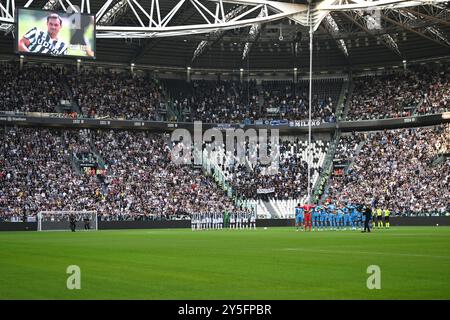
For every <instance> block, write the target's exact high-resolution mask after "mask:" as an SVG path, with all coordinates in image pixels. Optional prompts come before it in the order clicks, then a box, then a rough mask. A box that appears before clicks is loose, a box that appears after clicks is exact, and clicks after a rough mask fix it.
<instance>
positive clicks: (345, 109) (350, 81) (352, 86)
mask: <svg viewBox="0 0 450 320" xmlns="http://www.w3.org/2000/svg"><path fill="white" fill-rule="evenodd" d="M347 86H348V91H347V99H346V100H345V103H344V105H343V107H342V108H343V111H342V113H341V114H340V115H339V116H336V119H338V121H341V120H345V119H346V118H347V115H348V110H349V108H350V101H351V100H352V95H353V90H354V89H355V84H354V83H353V79H352V73H351V72H350V74H349V78H348V82H347Z"/></svg>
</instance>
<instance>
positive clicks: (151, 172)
mask: <svg viewBox="0 0 450 320" xmlns="http://www.w3.org/2000/svg"><path fill="white" fill-rule="evenodd" d="M169 140H170V138H169V139H167V137H164V135H162V134H155V133H148V132H132V131H120V132H116V131H97V132H96V133H95V138H94V143H95V146H96V148H97V150H98V151H99V153H100V154H101V156H102V157H103V159H105V161H106V163H107V168H106V172H107V175H106V179H105V183H106V186H107V196H106V198H105V199H104V201H103V204H102V206H100V208H101V209H100V211H101V214H102V216H104V217H105V218H107V217H108V215H111V214H114V213H119V214H127V215H130V214H137V215H141V214H154V215H157V216H166V217H168V216H173V215H175V216H183V215H190V214H191V213H194V212H199V211H200V210H204V209H205V208H208V209H209V210H211V212H220V211H223V210H225V209H227V208H228V209H229V208H231V207H232V206H233V204H232V202H231V199H230V198H228V197H227V195H226V194H225V192H224V191H223V190H222V189H220V188H219V187H218V186H217V185H216V184H215V183H214V181H212V180H211V179H210V178H209V177H206V176H205V175H204V174H203V172H202V171H201V170H194V169H193V168H192V166H190V165H176V164H174V163H173V162H172V161H171V147H172V146H171V144H172V142H170V141H169Z"/></svg>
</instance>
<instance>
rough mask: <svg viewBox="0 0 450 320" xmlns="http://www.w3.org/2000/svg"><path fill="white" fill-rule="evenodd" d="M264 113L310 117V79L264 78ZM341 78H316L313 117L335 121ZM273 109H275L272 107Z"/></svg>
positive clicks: (290, 117)
mask: <svg viewBox="0 0 450 320" xmlns="http://www.w3.org/2000/svg"><path fill="white" fill-rule="evenodd" d="M262 84H263V88H264V106H263V114H265V115H266V116H267V117H269V118H270V116H273V117H274V118H278V119H289V120H306V119H308V117H309V102H308V97H309V94H308V92H309V83H308V82H307V81H300V82H298V83H297V84H296V83H294V82H292V81H263V82H262ZM341 88H342V79H327V80H315V81H313V91H312V105H311V119H312V120H321V121H323V122H336V115H335V111H336V105H337V101H338V99H339V94H340V91H341ZM271 110H274V111H271Z"/></svg>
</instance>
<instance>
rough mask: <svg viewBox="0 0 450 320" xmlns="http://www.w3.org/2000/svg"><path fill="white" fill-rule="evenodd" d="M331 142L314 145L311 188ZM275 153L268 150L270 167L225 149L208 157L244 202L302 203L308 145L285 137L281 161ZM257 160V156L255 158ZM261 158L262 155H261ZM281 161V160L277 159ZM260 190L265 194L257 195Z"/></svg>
mask: <svg viewBox="0 0 450 320" xmlns="http://www.w3.org/2000/svg"><path fill="white" fill-rule="evenodd" d="M327 147H328V142H325V141H321V140H318V141H313V145H312V148H311V150H312V159H311V161H312V166H311V178H312V179H311V181H312V183H311V184H312V185H313V184H314V182H315V181H316V180H317V178H318V176H319V174H320V172H321V170H322V164H323V161H324V158H325V154H326V150H327ZM276 153H277V151H276V149H269V152H268V156H269V157H271V159H272V161H271V163H262V162H261V158H259V159H258V158H256V157H254V158H253V159H254V161H252V158H251V156H250V154H249V153H248V152H247V154H246V156H245V159H239V158H238V157H237V156H236V154H232V153H231V152H230V151H226V150H224V149H223V148H222V149H219V151H218V152H217V151H216V153H211V154H208V153H207V155H208V157H209V158H211V159H212V160H213V161H214V163H215V165H216V166H217V167H218V169H219V170H220V171H221V172H222V173H223V175H224V177H225V180H226V181H228V182H229V183H230V185H231V187H232V189H233V192H234V193H235V195H236V196H237V197H239V198H242V199H263V200H268V199H276V200H288V199H300V198H302V197H303V196H304V195H305V194H306V193H307V188H308V186H307V176H308V166H307V161H308V152H307V141H305V140H300V139H299V138H298V137H284V138H283V139H281V140H280V146H279V151H278V157H276ZM252 156H254V155H252ZM260 156H261V154H260ZM277 158H278V159H277ZM258 189H260V190H264V191H261V192H259V193H258Z"/></svg>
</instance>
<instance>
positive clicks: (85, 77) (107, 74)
mask: <svg viewBox="0 0 450 320" xmlns="http://www.w3.org/2000/svg"><path fill="white" fill-rule="evenodd" d="M68 84H69V86H70V87H71V90H72V95H73V99H74V101H75V102H76V103H77V104H78V106H79V107H80V108H81V111H82V113H83V116H85V117H91V118H93V117H99V118H121V119H127V120H129V119H140V120H152V121H156V120H161V119H160V117H159V115H158V110H159V109H161V108H163V109H164V108H165V105H164V95H163V91H162V87H161V86H160V85H159V84H158V83H156V82H155V80H153V79H152V78H150V77H149V76H148V75H140V74H135V75H132V74H130V73H129V72H126V71H123V72H115V71H110V70H95V69H82V70H81V72H80V73H77V72H76V71H74V72H72V73H71V74H70V75H68Z"/></svg>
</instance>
